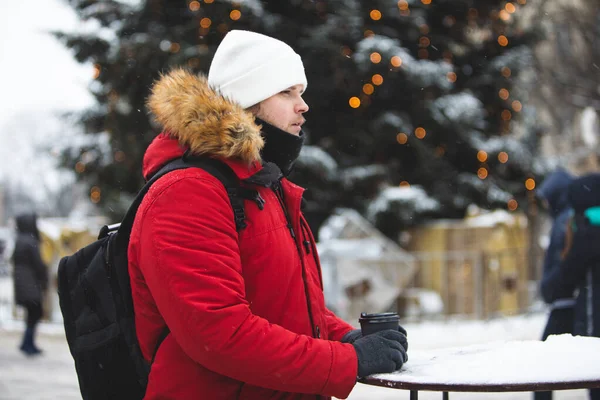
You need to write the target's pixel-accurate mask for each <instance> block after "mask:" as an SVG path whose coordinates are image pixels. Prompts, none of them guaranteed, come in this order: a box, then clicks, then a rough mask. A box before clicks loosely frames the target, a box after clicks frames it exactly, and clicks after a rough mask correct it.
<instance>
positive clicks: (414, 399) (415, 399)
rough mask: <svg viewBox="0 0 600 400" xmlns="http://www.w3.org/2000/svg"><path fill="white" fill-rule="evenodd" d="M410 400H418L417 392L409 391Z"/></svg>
mask: <svg viewBox="0 0 600 400" xmlns="http://www.w3.org/2000/svg"><path fill="white" fill-rule="evenodd" d="M410 400H419V391H418V390H411V391H410Z"/></svg>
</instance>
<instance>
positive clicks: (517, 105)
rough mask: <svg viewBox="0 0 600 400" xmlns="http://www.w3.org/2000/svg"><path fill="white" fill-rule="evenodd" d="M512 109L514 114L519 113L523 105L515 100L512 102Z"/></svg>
mask: <svg viewBox="0 0 600 400" xmlns="http://www.w3.org/2000/svg"><path fill="white" fill-rule="evenodd" d="M512 108H513V110H515V111H516V112H520V111H521V110H522V109H523V105H522V104H521V102H520V101H519V100H515V101H513V102H512Z"/></svg>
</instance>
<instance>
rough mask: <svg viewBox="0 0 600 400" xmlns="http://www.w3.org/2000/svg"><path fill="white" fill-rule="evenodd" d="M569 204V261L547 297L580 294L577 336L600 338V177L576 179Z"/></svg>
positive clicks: (596, 399) (551, 281)
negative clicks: (567, 293) (570, 211)
mask: <svg viewBox="0 0 600 400" xmlns="http://www.w3.org/2000/svg"><path fill="white" fill-rule="evenodd" d="M568 200H569V204H570V205H571V207H572V208H573V216H572V218H571V221H570V224H569V225H568V227H569V229H568V231H567V248H566V250H565V258H564V260H563V261H562V263H561V266H560V268H558V269H557V270H556V271H554V272H553V273H552V274H550V276H549V277H548V285H546V287H545V296H547V297H548V298H549V299H552V300H556V299H559V298H561V296H562V295H563V294H564V293H565V292H569V291H573V292H574V291H575V290H577V298H576V301H575V312H574V325H573V334H574V335H581V336H594V337H600V174H598V173H594V174H588V175H585V176H583V177H581V178H578V179H575V180H574V181H573V182H572V183H571V184H570V185H569V189H568ZM558 283H560V284H558ZM590 399H592V400H600V389H592V390H590Z"/></svg>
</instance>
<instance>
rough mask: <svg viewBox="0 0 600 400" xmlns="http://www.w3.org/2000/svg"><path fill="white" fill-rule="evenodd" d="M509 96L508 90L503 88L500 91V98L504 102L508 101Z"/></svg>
mask: <svg viewBox="0 0 600 400" xmlns="http://www.w3.org/2000/svg"><path fill="white" fill-rule="evenodd" d="M508 96H510V93H509V92H508V90H506V89H504V88H502V89H500V90H499V91H498V97H500V98H501V99H502V100H506V99H508Z"/></svg>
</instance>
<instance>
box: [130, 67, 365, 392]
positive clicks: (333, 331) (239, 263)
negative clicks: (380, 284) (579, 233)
mask: <svg viewBox="0 0 600 400" xmlns="http://www.w3.org/2000/svg"><path fill="white" fill-rule="evenodd" d="M149 105H150V108H151V109H152V111H153V113H154V114H155V116H156V118H157V120H158V121H159V122H160V123H162V125H163V126H164V128H165V132H169V134H161V135H160V136H158V137H157V138H156V139H155V140H154V141H153V142H152V144H151V145H150V147H149V148H148V150H147V152H146V154H145V157H144V166H143V170H144V175H145V176H146V177H147V176H149V175H151V174H152V173H154V172H156V171H157V170H158V169H159V168H160V167H161V166H162V165H164V164H165V163H166V162H167V161H169V160H172V159H174V158H177V157H179V156H181V155H182V154H183V152H184V150H185V149H188V148H189V149H190V150H191V151H192V152H193V153H195V154H208V155H211V156H213V157H216V158H219V159H221V160H224V161H225V162H226V163H227V164H228V165H229V166H230V167H231V168H232V169H233V170H234V171H235V172H236V174H237V175H238V176H239V178H240V179H245V178H247V177H249V176H251V175H252V174H254V173H256V172H257V171H259V170H260V168H261V166H260V163H259V162H258V161H259V151H260V149H261V148H262V145H263V140H262V138H261V137H260V130H259V127H258V126H256V124H255V123H254V119H253V117H252V116H251V114H249V113H247V112H245V111H244V110H242V109H241V108H240V107H238V106H237V105H234V104H232V103H230V102H228V101H227V100H225V99H223V98H222V97H220V96H219V95H217V94H216V93H215V92H213V91H212V90H211V89H210V88H209V87H208V85H207V84H206V80H205V79H204V78H203V77H198V76H195V75H191V74H189V73H187V72H183V71H181V70H179V71H174V72H172V73H170V74H169V75H166V76H163V77H162V78H161V79H160V80H159V81H158V82H157V83H156V84H155V86H154V88H153V93H152V95H151V97H150V100H149ZM281 184H282V187H283V192H284V199H285V208H286V209H287V212H288V213H289V216H290V219H291V223H292V229H293V231H294V233H295V239H294V238H293V237H292V235H291V230H290V229H289V228H288V226H287V225H288V224H287V220H286V216H285V214H284V210H283V208H282V206H281V205H280V203H279V201H278V199H277V197H276V194H275V192H274V191H273V190H271V189H268V188H264V187H260V188H258V187H256V189H257V190H258V191H259V193H260V195H261V196H262V198H263V199H264V200H265V202H266V203H265V207H264V210H259V209H258V207H257V205H256V204H255V203H254V202H252V201H245V211H246V223H247V224H248V226H247V227H246V228H244V229H243V230H241V231H240V232H239V233H238V232H237V231H236V227H235V222H234V216H233V210H232V207H231V204H230V202H229V198H228V196H227V193H226V191H225V189H224V187H223V185H222V184H221V183H220V182H219V181H218V180H217V179H216V178H214V177H213V176H212V175H210V174H208V173H207V172H205V171H203V170H201V169H198V168H188V169H185V170H178V171H173V172H171V173H169V174H167V175H166V176H164V177H162V178H160V179H159V180H158V181H157V182H156V183H155V184H154V185H153V186H152V187H151V189H150V191H149V192H148V194H147V195H146V197H145V198H144V201H143V202H142V204H141V207H140V208H139V210H138V213H137V215H136V219H135V223H134V225H133V231H132V234H131V239H130V245H129V273H130V276H131V286H132V290H133V303H134V308H135V322H136V328H137V336H138V339H139V342H140V345H141V348H142V352H143V354H144V356H145V358H146V359H147V360H151V359H152V355H153V352H154V349H155V346H156V343H157V340H158V337H159V336H160V333H161V331H163V329H164V327H165V325H166V326H168V327H169V329H170V331H171V333H170V334H169V335H168V336H167V338H166V339H165V340H164V342H162V344H161V345H160V346H159V349H158V352H157V354H156V358H155V360H154V363H153V365H152V370H151V373H150V378H149V384H148V388H147V391H146V397H145V398H146V399H149V400H153V399H178V400H185V399H190V400H192V399H193V400H198V399H210V400H218V399H228V400H229V399H240V400H250V399H261V400H264V399H297V400H300V399H302V400H304V399H312V400H314V399H317V398H325V397H329V396H335V397H340V398H346V397H347V396H348V395H349V393H350V391H351V390H352V388H353V386H354V384H355V382H356V376H357V364H358V363H357V357H356V353H355V351H354V348H353V346H352V345H350V344H345V343H341V342H339V340H340V339H341V337H342V336H343V335H344V334H345V333H347V332H348V331H349V330H351V329H352V327H351V326H350V325H348V324H347V323H345V322H343V321H342V320H340V319H339V318H337V317H336V316H335V315H334V314H333V313H332V312H330V311H329V310H328V309H327V308H326V307H325V304H324V299H323V291H322V287H321V277H320V266H319V261H318V256H317V254H316V247H315V243H314V238H313V236H312V234H311V232H310V230H309V228H308V225H307V224H306V221H305V220H304V217H303V216H302V214H301V212H300V202H301V197H302V192H303V189H302V188H300V187H298V186H296V185H294V184H292V183H291V182H289V181H287V180H286V179H283V180H282V182H281ZM305 241H306V242H307V243H305ZM307 298H308V300H307Z"/></svg>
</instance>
